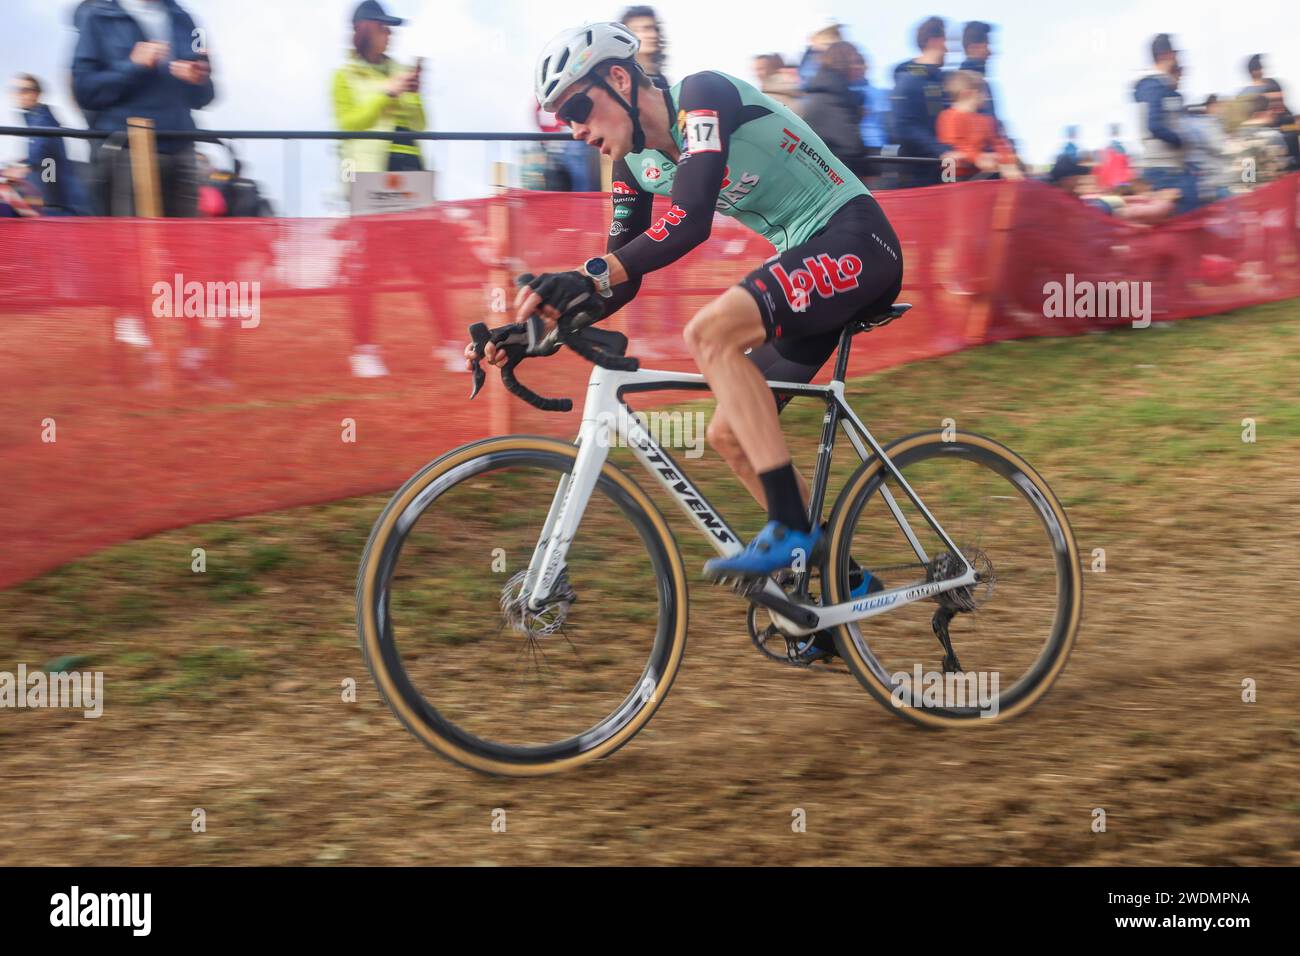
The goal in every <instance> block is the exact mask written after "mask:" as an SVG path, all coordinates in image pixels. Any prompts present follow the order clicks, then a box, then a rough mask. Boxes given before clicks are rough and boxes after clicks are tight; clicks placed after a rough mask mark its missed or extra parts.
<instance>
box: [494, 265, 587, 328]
mask: <svg viewBox="0 0 1300 956" xmlns="http://www.w3.org/2000/svg"><path fill="white" fill-rule="evenodd" d="M515 281H516V282H518V283H519V284H520V285H526V286H528V287H529V288H530V289H532V290H533V291H534V292H536V293H537V294H538V295H539V296H541V297H542V304H543V305H549V306H551V307H552V308H553V309H555V310H556V311H558V312H559V313H560V315H564V316H568V315H573V314H575V313H578V312H590V313H591V314H592V315H593V316H595V317H597V318H599V317H600V316H602V315H604V305H603V303H602V301H601V297H600V295H599V294H598V293H597V292H596V283H594V282H592V281H591V277H590V276H586V275H583V274H582V273H581V272H576V271H575V272H543V273H542V274H541V275H539V276H534V275H531V274H529V273H524V274H523V275H521V276H520V277H519V278H518V279H517V280H515Z"/></svg>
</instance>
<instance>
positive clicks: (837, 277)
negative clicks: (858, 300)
mask: <svg viewBox="0 0 1300 956" xmlns="http://www.w3.org/2000/svg"><path fill="white" fill-rule="evenodd" d="M803 264H804V268H802V269H795V270H794V271H793V272H786V271H785V268H784V267H783V266H782V265H781V263H779V262H774V263H772V265H770V266H769V267H768V271H769V272H771V273H772V275H773V276H774V277H775V278H776V281H777V282H779V283H781V291H782V292H784V293H785V301H786V302H788V303H790V308H791V309H793V310H794V311H795V312H803V311H806V310H807V308H808V305H809V303H810V301H811V299H812V292H813V290H814V289H816V290H817V294H818V295H819V296H821V297H822V298H823V299H829V298H831V297H832V296H834V295H836V294H837V293H840V292H847V291H849V290H850V289H856V288H857V287H858V276H860V275H862V260H861V259H859V258H858V257H857V256H855V255H852V254H846V255H842V256H840V257H839V258H838V259H835V258H833V257H831V256H829V255H827V254H826V253H824V252H823V253H822V254H821V255H820V256H817V257H815V258H814V257H811V256H810V257H808V258H807V259H804V261H803Z"/></svg>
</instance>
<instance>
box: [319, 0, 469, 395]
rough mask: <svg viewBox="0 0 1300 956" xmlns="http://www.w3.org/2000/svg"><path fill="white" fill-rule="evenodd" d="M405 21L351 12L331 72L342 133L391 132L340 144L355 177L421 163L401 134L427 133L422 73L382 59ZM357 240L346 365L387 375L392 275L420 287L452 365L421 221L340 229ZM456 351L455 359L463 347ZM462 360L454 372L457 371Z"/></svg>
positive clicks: (379, 11)
mask: <svg viewBox="0 0 1300 956" xmlns="http://www.w3.org/2000/svg"><path fill="white" fill-rule="evenodd" d="M405 22H406V21H405V20H403V19H402V18H401V17H394V16H390V15H389V14H388V13H387V11H385V10H384V8H383V7H382V6H381V5H380V4H379V3H378V2H377V0H365V2H363V3H361V4H360V5H359V6H357V8H356V10H355V11H353V14H352V50H351V51H349V53H348V57H347V62H346V63H345V64H344V65H343V66H341V67H339V69H338V70H336V71H335V73H334V117H335V121H336V122H337V123H338V126H339V128H340V129H344V130H356V131H361V130H367V131H382V132H385V133H392V134H393V137H392V139H382V140H361V139H352V140H344V141H343V146H342V148H341V149H340V156H341V158H342V159H343V161H344V162H345V163H350V164H351V165H350V169H351V171H353V172H356V173H383V172H419V171H423V170H424V168H425V166H424V158H423V155H422V154H421V152H420V146H419V143H418V141H416V140H414V139H412V138H411V137H410V136H404V135H403V134H404V133H411V132H419V131H423V130H424V129H425V112H424V104H423V102H422V101H421V99H420V81H421V79H422V74H423V70H422V69H421V64H420V62H419V61H417V62H416V64H415V65H414V66H413V67H409V68H408V67H404V66H402V65H401V64H399V63H397V61H395V60H394V59H393V58H392V57H390V56H388V53H387V51H388V44H389V40H390V39H391V38H392V28H393V27H396V26H401V25H402V24H403V23H405ZM345 228H346V229H347V231H348V233H349V234H350V235H351V236H352V238H353V240H354V242H355V243H356V253H355V254H354V255H353V256H352V257H351V258H350V260H349V264H348V286H349V300H350V305H351V309H352V352H351V354H350V355H349V356H348V362H349V364H350V366H351V368H352V374H353V376H355V377H357V378H380V377H383V376H386V375H388V366H387V364H386V363H385V362H384V358H383V354H382V351H381V349H380V347H379V344H378V342H377V340H376V333H377V330H376V329H375V321H374V314H375V295H376V293H375V289H376V288H377V287H379V286H382V285H383V284H384V283H385V282H386V281H389V280H390V279H392V278H394V277H399V278H414V279H415V280H417V282H418V283H419V293H420V297H421V305H422V307H423V309H424V312H425V314H426V316H427V317H428V319H429V323H430V326H431V327H432V329H433V338H434V352H435V354H437V353H438V352H439V343H441V352H442V353H443V356H444V358H445V359H446V360H447V362H448V366H449V367H450V365H449V363H450V356H451V353H452V351H453V350H452V348H451V346H450V339H449V335H450V334H451V330H450V329H446V330H443V331H442V332H440V331H439V330H438V327H437V323H438V322H439V321H443V322H449V321H450V318H451V313H450V310H449V309H448V308H447V307H446V302H445V292H446V286H445V284H444V283H445V280H444V278H443V276H441V275H439V274H438V273H437V270H434V269H430V268H428V263H427V261H426V260H425V258H424V254H423V251H422V250H421V245H420V240H419V237H420V236H421V235H424V233H423V232H422V231H421V229H420V224H419V223H414V222H404V221H400V220H393V221H384V220H378V219H371V218H369V217H359V218H358V219H356V220H355V221H353V222H352V223H349V224H348V226H347V227H345ZM454 351H455V354H456V356H457V357H460V356H461V353H462V351H463V349H462V348H456V349H455V350H454ZM463 364H464V362H463V359H461V363H460V366H459V367H463Z"/></svg>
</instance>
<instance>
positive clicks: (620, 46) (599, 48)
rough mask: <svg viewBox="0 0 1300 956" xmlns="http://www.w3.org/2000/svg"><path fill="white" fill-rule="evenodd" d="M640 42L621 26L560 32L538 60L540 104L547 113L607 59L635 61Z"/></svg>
mask: <svg viewBox="0 0 1300 956" xmlns="http://www.w3.org/2000/svg"><path fill="white" fill-rule="evenodd" d="M639 49H641V41H640V40H638V39H637V38H636V36H635V35H633V33H632V31H631V30H629V29H628V28H627V27H625V26H623V24H621V23H588V24H586V25H584V26H580V27H571V28H569V29H568V30H564V31H562V32H561V33H557V34H556V35H555V37H554V38H552V40H551V42H550V43H548V44H546V47H545V49H543V50H542V55H541V56H540V57H538V58H537V74H536V85H537V102H538V103H540V104H541V105H542V109H544V110H546V112H548V113H553V112H555V104H556V102H557V101H558V100H559V99H560V97H561V96H563V95H564V94H565V93H566V92H567V91H568V89H569V87H571V86H573V84H575V83H577V82H579V81H580V80H582V79H583V78H584V77H586V76H588V75H590V74H591V72H592V70H594V69H595V68H596V67H597V66H599V65H600V64H601V63H604V62H605V61H606V60H634V59H635V57H636V52H637V50H639Z"/></svg>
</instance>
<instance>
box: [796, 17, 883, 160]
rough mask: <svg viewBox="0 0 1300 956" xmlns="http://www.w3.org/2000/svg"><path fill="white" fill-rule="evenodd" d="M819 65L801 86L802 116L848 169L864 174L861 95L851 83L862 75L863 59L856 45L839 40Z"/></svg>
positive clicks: (858, 79) (860, 79) (865, 158)
mask: <svg viewBox="0 0 1300 956" xmlns="http://www.w3.org/2000/svg"><path fill="white" fill-rule="evenodd" d="M821 63H822V66H821V69H820V70H818V71H817V73H816V74H815V75H814V76H813V78H812V79H811V80H809V81H808V85H807V87H806V88H805V90H804V98H803V118H804V120H805V121H806V122H807V123H808V125H809V126H811V127H812V129H813V132H815V133H816V134H817V135H818V136H820V137H821V138H822V140H823V141H824V142H825V143H826V145H827V146H829V147H830V150H831V152H832V153H834V154H835V156H836V158H838V159H839V160H840V161H841V162H842V163H844V165H845V166H847V167H848V168H849V170H850V172H853V173H855V174H856V175H858V176H864V175H866V174H867V172H868V171H869V170H868V163H867V153H866V148H865V147H864V145H863V143H862V111H863V97H862V94H861V93H860V92H858V91H857V90H856V89H854V88H853V87H854V86H855V85H856V84H859V83H861V82H862V81H863V79H864V78H865V77H866V61H865V60H863V58H862V54H861V53H859V52H858V50H857V47H855V46H854V45H853V44H852V43H847V42H845V41H843V40H841V41H839V42H838V43H832V44H831V45H830V46H828V47H827V48H826V50H825V51H824V52H823V53H822V56H821Z"/></svg>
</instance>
